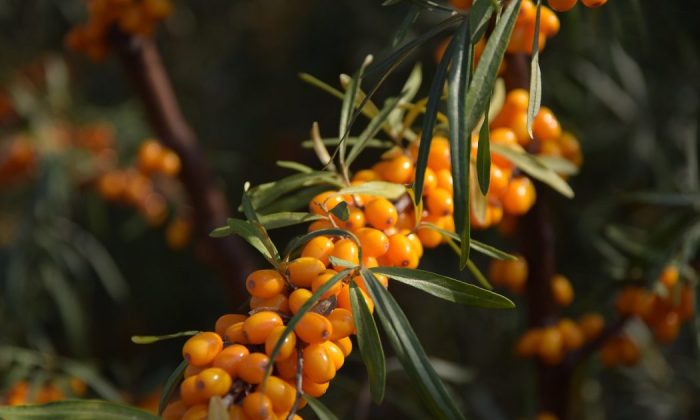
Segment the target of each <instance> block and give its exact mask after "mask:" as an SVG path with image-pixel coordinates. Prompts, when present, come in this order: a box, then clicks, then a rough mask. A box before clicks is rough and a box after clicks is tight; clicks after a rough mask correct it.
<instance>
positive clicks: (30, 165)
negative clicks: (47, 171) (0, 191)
mask: <svg viewBox="0 0 700 420" xmlns="http://www.w3.org/2000/svg"><path fill="white" fill-rule="evenodd" d="M35 166H36V153H35V150H34V145H33V144H32V142H31V140H30V139H29V138H27V137H26V136H21V135H19V136H14V137H12V138H9V139H7V140H4V141H2V144H0V186H5V185H9V184H12V183H14V182H17V181H19V180H21V179H25V178H26V177H27V176H29V175H30V174H31V173H32V172H33V171H34V167H35Z"/></svg>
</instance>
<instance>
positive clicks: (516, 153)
mask: <svg viewBox="0 0 700 420" xmlns="http://www.w3.org/2000/svg"><path fill="white" fill-rule="evenodd" d="M492 147H493V151H494V153H498V154H499V155H502V156H503V157H505V158H506V159H508V160H510V161H511V162H512V163H513V164H514V165H515V166H517V167H518V168H520V169H521V170H522V171H523V172H525V173H526V174H528V175H530V176H531V177H533V178H535V179H538V180H540V181H542V182H544V183H545V184H547V185H549V186H550V187H552V188H554V189H555V190H557V191H558V192H559V193H561V194H562V195H563V196H565V197H568V198H572V197H573V196H574V191H573V190H572V189H571V187H570V186H569V184H567V183H566V181H564V179H562V177H560V176H559V175H558V174H557V173H556V172H554V171H553V170H551V169H550V168H548V167H547V166H546V165H545V164H544V163H543V162H542V161H541V160H540V159H539V157H538V156H534V155H531V154H529V153H527V152H525V151H523V150H516V149H514V148H511V147H508V146H503V145H500V144H493V145H492Z"/></svg>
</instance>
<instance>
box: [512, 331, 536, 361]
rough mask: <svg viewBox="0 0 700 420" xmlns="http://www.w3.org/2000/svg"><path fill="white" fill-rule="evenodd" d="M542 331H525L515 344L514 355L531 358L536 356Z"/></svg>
mask: <svg viewBox="0 0 700 420" xmlns="http://www.w3.org/2000/svg"><path fill="white" fill-rule="evenodd" d="M541 337H542V330H540V329H539V328H534V329H531V330H527V331H526V332H525V334H523V335H522V336H521V337H520V339H518V342H517V343H516V344H515V353H516V354H517V355H518V356H520V357H532V356H534V355H535V354H537V349H538V347H539V343H540V339H541Z"/></svg>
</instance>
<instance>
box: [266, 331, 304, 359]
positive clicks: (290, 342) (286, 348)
mask: <svg viewBox="0 0 700 420" xmlns="http://www.w3.org/2000/svg"><path fill="white" fill-rule="evenodd" d="M285 329H286V327H285V326H284V325H280V326H279V327H275V328H274V329H273V330H272V331H271V332H270V335H268V336H267V339H266V340H265V354H267V355H268V356H272V350H274V348H275V346H276V345H277V342H278V341H280V337H281V336H282V333H283V332H284V330H285ZM296 345H297V336H296V334H294V331H290V332H289V335H287V336H286V337H285V338H284V342H283V343H282V347H280V351H279V353H277V357H276V358H275V361H277V362H279V361H280V360H284V359H286V358H288V357H289V356H291V355H292V353H293V352H294V349H295V346H296Z"/></svg>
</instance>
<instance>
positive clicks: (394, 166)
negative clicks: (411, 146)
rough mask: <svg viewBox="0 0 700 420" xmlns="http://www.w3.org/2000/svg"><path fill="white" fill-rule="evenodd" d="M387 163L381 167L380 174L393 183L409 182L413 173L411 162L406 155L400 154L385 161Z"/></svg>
mask: <svg viewBox="0 0 700 420" xmlns="http://www.w3.org/2000/svg"><path fill="white" fill-rule="evenodd" d="M387 163H388V164H387V165H386V166H385V167H383V169H384V170H383V171H382V172H380V174H379V175H380V176H381V177H382V178H383V179H384V180H385V181H389V182H393V183H395V184H408V183H409V182H411V175H413V163H412V162H411V159H410V158H409V157H408V156H405V155H400V156H397V157H395V158H393V159H391V160H389V161H388V162H387Z"/></svg>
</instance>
